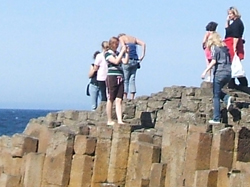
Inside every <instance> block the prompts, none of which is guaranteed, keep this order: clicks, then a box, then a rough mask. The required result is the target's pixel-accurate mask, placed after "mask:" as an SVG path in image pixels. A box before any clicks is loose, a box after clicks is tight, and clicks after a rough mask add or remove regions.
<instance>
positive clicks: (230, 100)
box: [227, 96, 232, 110]
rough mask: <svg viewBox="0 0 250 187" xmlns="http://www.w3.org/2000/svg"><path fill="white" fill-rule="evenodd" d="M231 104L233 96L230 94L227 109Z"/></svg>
mask: <svg viewBox="0 0 250 187" xmlns="http://www.w3.org/2000/svg"><path fill="white" fill-rule="evenodd" d="M231 106H232V97H231V96H230V97H229V98H228V100H227V110H229V109H230V107H231Z"/></svg>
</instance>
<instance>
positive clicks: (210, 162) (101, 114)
mask: <svg viewBox="0 0 250 187" xmlns="http://www.w3.org/2000/svg"><path fill="white" fill-rule="evenodd" d="M227 91H228V92H229V93H230V95H231V96H233V97H234V108H233V110H231V111H230V112H228V111H227V110H226V107H225V106H224V105H223V104H221V113H222V123H221V124H219V125H214V126H211V125H209V124H208V123H207V122H208V120H209V119H211V117H212V112H213V104H212V89H211V85H210V84H208V83H203V84H202V86H201V88H196V87H180V86H173V87H166V88H164V89H163V91H161V92H159V93H155V94H152V95H151V96H141V97H138V98H136V99H135V100H133V101H131V100H128V101H125V102H124V106H123V107H124V110H123V117H124V120H125V121H126V122H127V125H119V124H115V125H114V126H106V114H105V103H102V104H101V105H100V106H99V107H98V109H97V110H96V111H95V112H92V111H60V112H55V113H50V114H48V115H47V116H45V117H40V118H37V119H31V120H30V122H29V123H28V125H27V127H26V129H25V130H24V132H23V133H22V134H15V135H13V136H12V137H8V136H2V137H0V150H1V152H0V186H1V187H182V186H185V187H238V186H239V187H249V186H250V115H249V114H250V111H249V110H250V109H249V103H250V97H249V95H247V94H245V93H242V92H239V91H235V90H227Z"/></svg>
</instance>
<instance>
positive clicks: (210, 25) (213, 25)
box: [206, 21, 218, 31]
mask: <svg viewBox="0 0 250 187" xmlns="http://www.w3.org/2000/svg"><path fill="white" fill-rule="evenodd" d="M217 25H218V23H216V22H214V21H211V22H209V23H208V24H207V26H206V31H216V28H217Z"/></svg>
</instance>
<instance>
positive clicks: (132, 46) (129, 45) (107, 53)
mask: <svg viewBox="0 0 250 187" xmlns="http://www.w3.org/2000/svg"><path fill="white" fill-rule="evenodd" d="M119 45H120V51H118V47H119ZM137 45H139V46H141V47H142V49H141V51H142V54H141V56H138V53H137ZM145 51H146V44H145V43H144V42H143V41H141V40H139V39H137V38H135V37H133V36H129V35H126V34H119V35H118V37H112V38H111V39H110V40H109V41H104V42H102V52H99V51H97V52H95V53H94V63H93V64H91V68H90V71H89V78H90V84H89V90H90V96H91V101H92V110H95V109H96V108H97V106H98V98H101V101H106V102H107V104H106V111H107V117H108V121H107V125H113V124H114V123H115V122H114V121H113V120H112V115H111V114H112V108H113V103H114V102H115V108H116V115H117V122H118V123H119V124H123V123H124V122H123V121H122V100H123V99H127V98H128V93H129V91H130V93H131V99H134V98H135V93H136V85H135V77H136V71H137V69H138V68H140V62H141V61H142V59H143V58H144V56H145Z"/></svg>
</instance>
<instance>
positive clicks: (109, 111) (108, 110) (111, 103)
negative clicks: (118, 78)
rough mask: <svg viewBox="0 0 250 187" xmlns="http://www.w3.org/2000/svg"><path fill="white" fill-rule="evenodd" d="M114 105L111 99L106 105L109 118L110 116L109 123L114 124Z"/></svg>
mask: <svg viewBox="0 0 250 187" xmlns="http://www.w3.org/2000/svg"><path fill="white" fill-rule="evenodd" d="M112 107H113V101H111V100H110V99H108V100H107V105H106V112H107V118H108V122H107V124H108V125H112V124H113V121H112Z"/></svg>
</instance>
